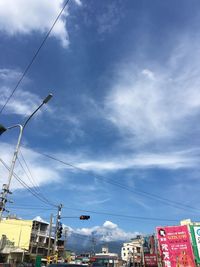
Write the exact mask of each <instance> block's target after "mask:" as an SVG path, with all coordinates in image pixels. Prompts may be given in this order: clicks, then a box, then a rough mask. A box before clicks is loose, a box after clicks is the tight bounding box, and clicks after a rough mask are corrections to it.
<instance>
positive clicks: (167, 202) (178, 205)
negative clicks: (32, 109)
mask: <svg viewBox="0 0 200 267" xmlns="http://www.w3.org/2000/svg"><path fill="white" fill-rule="evenodd" d="M37 153H38V154H40V155H43V156H45V157H47V158H49V159H52V160H55V161H57V162H60V163H62V164H64V165H66V166H68V167H71V168H73V169H76V170H78V171H81V172H84V173H87V174H89V175H90V176H91V177H93V178H96V179H98V180H100V181H104V182H106V183H109V184H111V185H114V186H116V187H119V188H121V189H123V190H126V191H129V192H131V193H136V194H138V195H143V196H146V197H148V198H150V199H153V200H158V201H159V202H162V203H163V204H165V205H168V206H171V207H175V208H178V209H182V210H187V211H188V209H189V210H190V211H191V210H194V211H200V209H198V208H194V207H192V206H190V205H187V204H182V203H180V202H177V201H172V200H170V199H167V198H163V197H160V196H158V195H155V194H152V193H149V192H145V191H143V190H139V189H133V188H130V187H128V186H126V185H124V184H122V183H119V182H117V181H115V180H113V179H111V178H108V177H105V176H103V175H96V174H93V173H91V172H90V171H87V170H85V169H83V168H80V167H77V166H75V165H74V164H72V163H68V162H66V161H63V160H61V159H58V158H56V157H54V156H51V155H48V154H46V153H41V152H38V151H37Z"/></svg>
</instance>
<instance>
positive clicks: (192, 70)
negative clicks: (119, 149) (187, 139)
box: [105, 38, 200, 145]
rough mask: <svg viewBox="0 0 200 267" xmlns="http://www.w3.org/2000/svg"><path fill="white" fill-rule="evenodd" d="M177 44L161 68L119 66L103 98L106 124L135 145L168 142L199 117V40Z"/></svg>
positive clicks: (182, 40) (187, 128)
mask: <svg viewBox="0 0 200 267" xmlns="http://www.w3.org/2000/svg"><path fill="white" fill-rule="evenodd" d="M180 43H181V44H182V45H179V44H176V48H177V49H175V50H174V51H172V52H171V56H170V58H169V60H168V61H167V62H165V64H163V65H159V63H158V64H157V66H155V64H154V66H153V67H152V69H151V68H143V69H138V67H136V66H133V65H132V64H131V63H130V64H126V65H124V64H121V65H120V66H119V72H118V71H117V73H116V77H118V78H116V79H114V82H113V85H112V88H111V90H110V91H109V93H108V94H107V96H106V98H105V117H106V119H108V120H110V121H111V122H112V123H113V124H114V125H115V126H116V127H117V128H118V129H119V131H120V132H121V134H122V136H124V138H127V137H129V138H132V139H133V140H134V141H135V142H134V143H137V144H138V145H140V144H148V143H149V142H152V141H153V142H157V141H161V140H174V138H178V137H180V136H181V134H182V133H183V132H184V133H185V131H190V130H191V121H190V118H193V119H194V118H195V116H196V119H197V117H198V116H199V113H200V90H199V86H200V78H199V77H200V66H199V59H200V51H199V49H198V44H199V38H197V39H195V40H185V39H183V38H181V40H180ZM144 64H145V63H144ZM161 64H162V63H161ZM140 65H141V62H140ZM148 65H150V63H148ZM194 127H195V124H194Z"/></svg>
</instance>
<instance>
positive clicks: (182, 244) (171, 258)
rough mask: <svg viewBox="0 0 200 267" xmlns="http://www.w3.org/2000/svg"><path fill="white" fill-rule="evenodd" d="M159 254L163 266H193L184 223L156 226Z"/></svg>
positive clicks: (187, 233)
mask: <svg viewBox="0 0 200 267" xmlns="http://www.w3.org/2000/svg"><path fill="white" fill-rule="evenodd" d="M156 230H157V237H158V243H159V250H160V256H161V259H162V263H163V266H164V267H195V266H196V265H195V262H194V256H193V251H192V246H191V243H190V236H189V232H188V228H187V226H186V225H181V226H166V227H157V229H156Z"/></svg>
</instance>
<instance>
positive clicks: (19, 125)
mask: <svg viewBox="0 0 200 267" xmlns="http://www.w3.org/2000/svg"><path fill="white" fill-rule="evenodd" d="M16 127H19V128H20V130H22V128H23V126H22V125H21V124H15V125H13V126H9V127H7V128H6V130H10V129H12V128H16Z"/></svg>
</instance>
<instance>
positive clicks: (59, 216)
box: [53, 204, 63, 254]
mask: <svg viewBox="0 0 200 267" xmlns="http://www.w3.org/2000/svg"><path fill="white" fill-rule="evenodd" d="M62 207H63V205H62V204H60V205H58V212H57V216H56V229H55V236H54V246H53V254H55V252H56V251H57V243H58V228H59V225H60V219H61V210H62Z"/></svg>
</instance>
